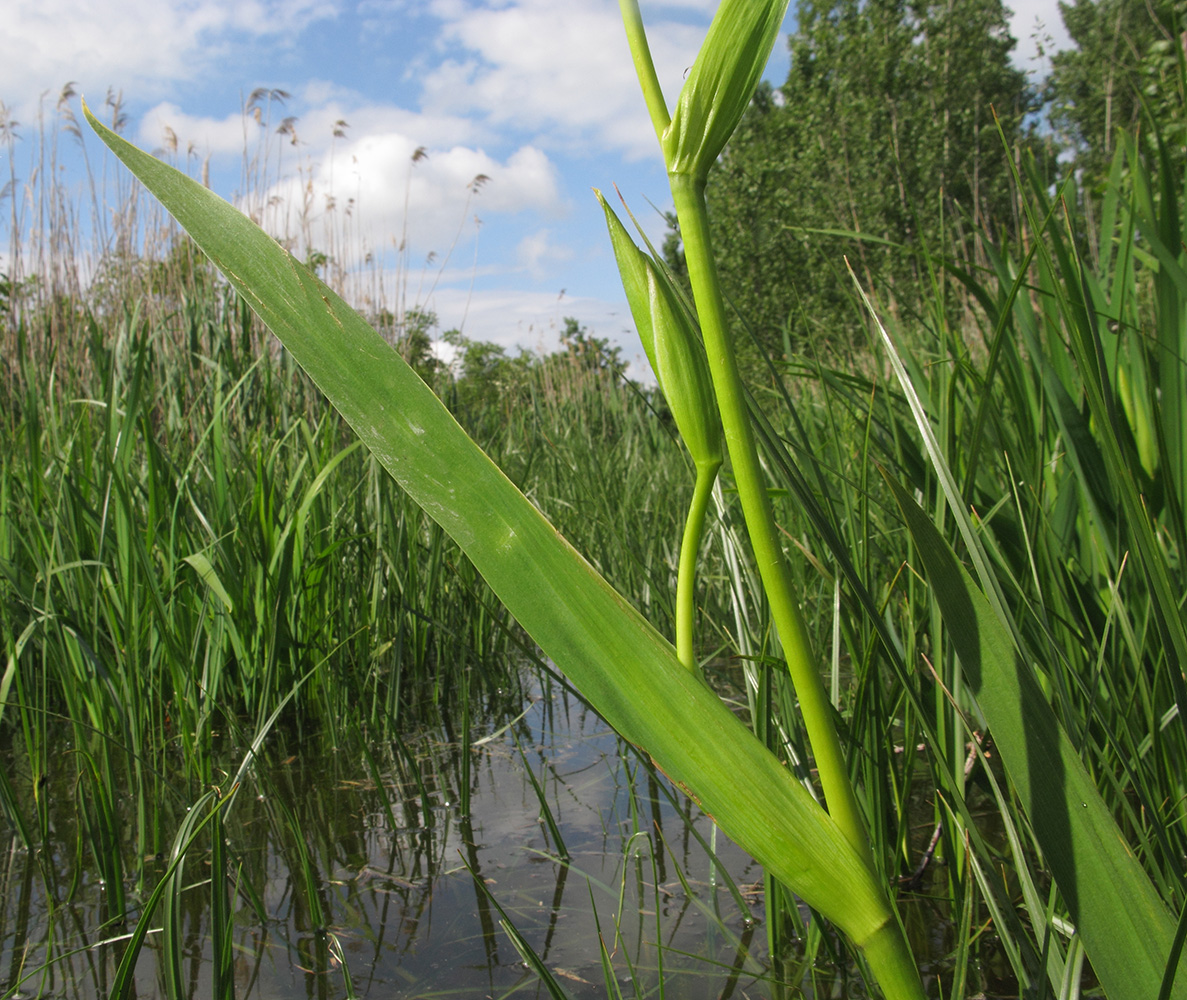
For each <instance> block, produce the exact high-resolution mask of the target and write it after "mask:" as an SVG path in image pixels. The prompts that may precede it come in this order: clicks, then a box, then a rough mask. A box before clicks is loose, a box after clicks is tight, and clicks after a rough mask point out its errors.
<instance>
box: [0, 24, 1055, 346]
mask: <svg viewBox="0 0 1187 1000" xmlns="http://www.w3.org/2000/svg"><path fill="white" fill-rule="evenodd" d="M14 5H15V11H14V10H13V7H14ZM641 6H642V9H643V15H644V18H645V20H646V22H647V24H648V31H649V37H650V40H651V44H652V49H653V53H654V56H655V60H656V64H657V68H658V70H659V74H660V79H661V83H662V84H663V86H664V88H665V90H666V92H667V93H668V96H669V100H670V101H671V100H674V98H675V95H676V94H677V93H678V91H679V88H680V85H681V82H682V79H683V74H684V71H685V70H686V68H687V67H688V66H690V65H691V63H692V61H693V59H694V57H695V54H696V50H697V48H698V46H699V44H700V40H701V37H702V35H703V33H704V30H705V28H706V27H707V26H708V23H709V20H710V18H711V16H712V11H713V9H714V8H715V6H716V3H715V2H714V0H643V2H642V4H641ZM793 6H794V4H793ZM1014 6H1015V8H1016V11H1017V12H1016V14H1015V17H1014V19H1013V22H1012V24H1013V28H1014V33H1015V35H1016V36H1018V37H1020V38H1021V39H1022V41H1021V42H1020V45H1019V49H1018V61H1019V63H1020V64H1021V65H1025V66H1028V67H1030V68H1033V69H1035V70H1036V71H1038V72H1041V71H1042V67H1041V66H1037V65H1036V64H1033V63H1028V62H1027V58H1028V57H1029V56H1030V54H1031V52H1032V51H1033V49H1032V43H1031V42H1030V41H1029V40H1028V39H1029V36H1030V35H1031V34H1032V33H1033V31H1034V27H1035V23H1036V18H1037V19H1039V20H1041V21H1042V22H1043V24H1044V25H1045V28H1046V31H1047V33H1048V34H1050V35H1051V36H1053V38H1054V40H1055V42H1056V44H1057V45H1059V44H1061V43H1062V41H1063V40H1064V39H1065V38H1066V36H1065V34H1064V32H1063V26H1062V22H1061V21H1060V19H1059V14H1058V10H1057V6H1056V2H1055V0H1017V2H1016V3H1015V5H1014ZM6 7H7V12H6V13H7V16H6V18H5V29H4V32H3V34H2V35H0V101H3V102H4V104H5V107H6V109H7V112H8V114H9V116H10V118H15V119H16V120H17V121H19V122H21V123H22V124H21V125H20V126H19V127H18V129H17V133H18V135H19V136H21V140H20V141H18V142H17V143H16V144H15V145H14V146H13V147H12V148H11V150H10V149H9V148H6V147H2V146H0V155H2V156H3V157H4V158H5V159H7V158H8V156H9V155H10V153H11V156H12V160H13V162H12V163H11V164H9V163H6V162H0V184H2V183H3V182H4V180H5V179H6V178H7V177H8V176H9V171H10V169H11V170H12V171H13V172H14V173H15V175H16V176H17V177H18V178H22V179H27V178H28V176H29V173H30V171H31V169H32V165H33V164H34V163H35V162H36V157H37V150H36V142H35V140H36V135H37V128H36V123H37V122H38V120H39V116H48V117H52V116H53V115H54V114H55V110H54V109H55V105H56V103H57V98H58V95H59V94H60V92H61V90H62V87H63V85H64V84H66V83H67V82H74V84H75V89H76V90H77V91H78V92H79V93H81V94H83V95H85V96H86V97H87V99H88V102H89V103H90V104H91V106H92V108H96V106H98V105H102V104H103V101H104V96H105V95H106V94H107V93H108V91H109V88H110V89H112V90H114V91H115V92H122V96H123V101H124V111H125V113H126V114H127V115H128V125H127V128H126V131H125V134H126V135H127V137H128V138H130V139H132V140H133V141H134V142H136V143H138V144H139V145H142V146H144V147H146V148H149V149H154V150H164V151H166V152H167V154H168V155H170V156H171V157H172V159H173V160H174V161H175V162H176V163H177V164H178V165H179V166H182V167H183V168H186V169H188V170H189V171H190V172H191V173H193V174H194V175H195V176H201V175H202V172H203V170H207V171H208V172H209V177H210V182H211V185H212V187H214V188H215V189H216V190H217V191H218V192H219V193H220V194H222V195H224V196H225V197H228V198H232V199H236V200H238V201H239V203H240V204H241V205H242V206H243V207H244V208H245V209H246V210H250V211H254V212H255V213H256V214H257V215H258V216H260V217H261V218H262V219H263V221H264V222H265V224H266V226H267V227H268V228H269V229H270V230H271V231H272V232H273V234H274V235H277V236H278V237H287V238H288V239H290V240H291V241H293V243H294V245H296V246H298V247H300V246H303V245H305V244H312V245H313V246H314V247H316V248H317V249H319V250H322V251H325V252H330V253H332V254H333V255H334V256H335V257H336V258H337V259H338V260H340V261H341V262H342V263H343V264H344V265H346V266H348V267H351V268H352V269H355V270H359V269H360V268H361V269H362V270H363V271H365V272H366V275H365V277H362V278H359V277H356V278H355V279H353V282H354V283H353V285H352V288H353V289H354V290H353V294H354V295H355V296H356V297H358V296H364V297H369V298H370V299H371V300H372V301H374V302H378V303H380V304H383V305H386V306H388V307H389V308H392V309H393V310H395V309H398V308H399V307H402V306H410V305H418V306H421V307H425V308H428V309H432V310H434V311H435V312H436V313H437V314H438V316H439V317H440V322H441V328H442V329H447V328H450V327H462V329H463V331H464V332H465V333H466V335H467V336H470V337H472V338H474V339H481V340H493V341H496V342H498V343H502V344H505V345H508V346H510V345H513V344H518V345H522V346H525V347H529V348H534V349H535V348H551V346H553V344H554V343H555V331H556V329H557V327H558V326H560V325H561V324H562V321H563V318H564V317H565V316H570V315H571V316H576V317H577V318H578V319H580V320H581V321H582V322H583V323H585V324H586V325H588V326H589V327H590V329H591V330H592V331H593V332H594V333H596V334H597V335H599V336H605V337H609V338H611V339H612V340H615V341H620V342H622V343H624V344H625V345H627V352H626V353H627V355H628V356H630V357H632V358H634V357H638V356H639V355H640V354H641V352H640V351H639V350H638V349H637V348H636V347H635V345H636V344H637V340H634V339H633V335H632V333H631V331H630V325H631V324H630V317H629V314H628V312H627V310H626V305H625V301H624V300H623V298H622V293H621V289H620V287H619V286H618V283H617V276H616V274H615V271H614V266H613V260H612V256H611V253H610V250H609V247H608V244H607V240H606V236H605V230H604V226H603V222H602V218H601V213H600V210H599V209H598V207H597V204H596V202H595V201H594V198H593V196H592V194H591V193H590V188H591V187H601V188H604V189H610V188H611V186H612V185H615V184H617V185H618V186H619V188H620V189H621V190H622V192H623V194H624V195H625V196H626V198H627V200H628V202H629V203H630V204H631V207H632V208H633V209H634V210H635V213H636V215H638V216H639V217H640V219H642V220H643V221H644V222H645V224H646V223H648V222H649V221H650V225H651V233H652V235H653V236H659V235H660V234H661V233H662V223H661V222H660V221H659V218H658V216H657V215H656V214H655V213H654V212H652V210H651V209H650V207H649V205H648V201H649V200H650V201H652V202H654V203H655V204H657V205H659V206H661V207H664V206H666V205H667V188H666V182H665V178H664V175H663V171H662V169H661V168H660V166H659V159H658V152H657V149H656V142H655V137H654V134H653V133H652V131H651V126H650V123H649V121H648V118H647V114H646V111H645V109H644V107H643V102H642V98H641V96H640V94H639V91H638V86H637V84H636V82H635V79H634V75H633V70H632V68H631V63H630V58H629V55H628V52H627V46H626V40H625V36H624V34H623V31H622V27H621V23H620V21H619V16H618V7H617V3H615V2H614V0H362V2H357V3H353V2H347V0H88V2H87V3H85V4H79V3H78V2H77V0H8V3H7V5H6ZM791 27H792V23H791V22H790V21H789V22H788V24H787V25H786V28H787V30H790V29H791ZM786 72H787V57H786V54H785V45H784V44H783V42H782V41H781V42H779V43H778V44H777V45H776V52H775V56H774V58H773V59H772V63H771V66H770V68H769V69H768V77H769V78H770V79H772V80H774V81H777V82H781V81H782V79H783V78H784V77H785V75H786ZM260 88H264V89H265V90H267V91H270V92H275V91H284V92H286V93H287V94H288V95H289V96H288V97H287V98H285V99H284V100H283V101H281V100H271V101H270V100H268V99H267V98H264V99H262V100H260V101H258V102H257V104H256V106H255V108H253V109H251V111H250V112H249V113H245V110H246V109H245V106H246V104H247V102H248V100H249V98H250V96H251V95H252V93H253V92H255V91H257V90H258V89H260ZM74 103H75V105H76V104H77V102H74ZM256 109H258V116H257V115H256ZM96 110H97V109H96ZM287 118H292V119H294V121H292V122H291V123H290V125H289V127H288V129H287V131H286V132H284V133H283V134H278V132H277V129H278V128H280V127H281V126H282V125H283V123H284V121H285V119H287ZM342 122H345V123H346V125H345V126H344V125H341V124H339V123H342ZM335 132H337V133H338V135H335ZM174 137H175V140H176V144H175V146H174ZM294 139H295V142H294ZM86 142H87V153H88V156H89V157H90V160H91V164H92V169H94V168H95V165H96V163H99V162H101V157H102V152H101V148H100V146H99V144H98V143H97V142H96V141H95V140H94V139H93V138H92V137H90V136H89V135H88V136H87V138H86ZM63 149H64V152H63V155H62V163H63V164H64V165H65V167H66V172H67V174H68V175H69V174H72V173H73V172H75V171H77V176H66V177H64V182H65V183H66V185H67V187H68V189H71V190H75V191H77V192H78V196H79V197H80V198H82V197H83V189H84V185H85V182H86V177H85V174H84V173H83V171H82V159H81V156H80V155H79V151H78V150H77V149H73V150H71V149H70V148H67V147H63ZM418 149H423V151H424V154H425V155H423V156H421V157H420V158H419V159H418V161H417V162H416V163H415V164H414V163H413V156H414V153H415V152H416V151H417V150H418ZM253 157H254V159H255V164H254V168H253V169H250V170H249V169H248V167H247V164H248V163H249V162H250V161H251V160H252V158H253ZM480 175H481V176H484V177H486V178H488V179H487V180H485V181H482V182H481V183H479V184H474V180H475V178H477V177H479V176H480ZM352 199H353V200H352ZM0 207H2V208H3V211H0V263H2V261H3V256H2V255H3V253H4V251H5V250H6V249H7V245H8V239H9V232H8V229H9V228H10V224H9V223H8V222H7V221H6V220H7V219H8V218H9V216H10V212H9V207H10V206H7V205H0ZM401 245H402V246H403V247H404V249H403V252H402V253H400V252H397V248H398V247H399V246H401ZM367 253H370V254H371V255H372V257H371V259H372V260H373V261H378V262H380V265H381V266H374V265H373V266H371V267H370V268H365V267H362V265H363V264H364V255H365V254H367Z"/></svg>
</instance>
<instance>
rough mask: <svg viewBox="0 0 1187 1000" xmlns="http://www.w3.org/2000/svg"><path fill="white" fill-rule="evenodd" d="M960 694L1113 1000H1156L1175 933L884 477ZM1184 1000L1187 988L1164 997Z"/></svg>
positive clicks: (994, 621)
mask: <svg viewBox="0 0 1187 1000" xmlns="http://www.w3.org/2000/svg"><path fill="white" fill-rule="evenodd" d="M887 483H888V484H889V486H890V488H891V490H892V491H893V492H894V495H895V499H896V501H897V502H898V505H899V509H900V510H901V511H902V515H903V518H904V520H905V521H906V523H907V528H908V530H909V531H910V533H911V538H912V539H913V541H914V542H915V545H916V548H917V550H918V552H919V557H920V559H921V560H922V562H923V566H924V569H925V571H926V576H927V580H928V582H929V584H930V586H931V589H932V594H933V596H934V598H935V600H936V602H937V603H938V604H939V608H940V613H941V615H943V618H944V621H945V624H946V625H947V626H948V631H949V635H950V636H951V637H952V642H953V644H954V645H955V647H956V652H957V655H958V656H959V657H960V662H961V666H962V669H963V671H964V675H965V677H966V678H967V680H968V683H969V686H970V688H971V689H972V691H973V693H974V694H975V696H976V698H977V701H978V703H979V704H980V706H981V709H982V711H983V712H984V713H985V718H986V720H987V721H988V722H989V726H990V729H991V730H992V733H993V738H994V742H995V743H996V744H997V747H998V750H999V751H1000V753H1001V756H1002V761H1003V762H1004V764H1005V766H1006V771H1007V773H1008V774H1009V776H1010V780H1011V781H1012V782H1013V784H1014V787H1015V788H1016V789H1017V791H1018V795H1019V798H1020V800H1021V801H1022V804H1023V807H1024V808H1025V810H1026V813H1027V815H1028V816H1029V817H1030V820H1031V823H1032V825H1033V827H1034V831H1035V835H1036V837H1037V838H1038V841H1039V844H1040V846H1041V847H1042V849H1043V854H1044V856H1045V858H1046V860H1047V863H1048V864H1049V865H1050V867H1051V870H1052V872H1053V874H1054V876H1055V881H1056V884H1057V885H1058V886H1059V890H1060V892H1061V893H1062V895H1063V898H1064V901H1065V902H1066V903H1067V906H1068V910H1069V912H1070V913H1071V917H1072V920H1073V921H1074V923H1075V924H1076V928H1077V930H1078V931H1079V933H1080V936H1081V938H1082V939H1083V941H1084V946H1085V950H1086V951H1087V953H1088V957H1089V958H1090V959H1091V961H1092V967H1093V969H1094V970H1095V972H1096V974H1097V976H1098V978H1099V979H1100V981H1101V983H1102V984H1103V985H1104V987H1105V992H1106V993H1107V994H1108V995H1109V996H1110V997H1111V998H1113V1000H1142V998H1144V997H1153V996H1158V993H1159V988H1160V987H1161V985H1162V980H1163V973H1164V971H1165V968H1166V963H1167V956H1168V955H1170V954H1171V950H1172V943H1173V940H1174V934H1175V928H1174V922H1173V920H1172V918H1171V915H1170V913H1169V912H1168V910H1167V908H1166V906H1165V905H1164V904H1163V902H1162V900H1161V898H1160V897H1159V896H1158V894H1157V893H1156V892H1155V891H1154V887H1153V885H1152V884H1151V882H1150V880H1149V878H1148V877H1147V876H1146V873H1145V872H1144V871H1143V870H1142V868H1141V865H1140V864H1138V861H1137V858H1136V857H1134V855H1133V852H1132V851H1131V850H1130V849H1129V846H1128V845H1127V844H1126V843H1125V841H1124V839H1123V838H1122V836H1121V832H1120V831H1119V830H1118V829H1117V825H1116V823H1115V822H1114V821H1113V817H1112V816H1111V815H1110V813H1109V810H1108V808H1107V807H1106V806H1105V804H1104V801H1103V800H1102V799H1101V797H1100V795H1099V793H1098V792H1097V790H1096V786H1095V785H1094V784H1093V782H1092V779H1091V777H1089V775H1088V772H1087V771H1086V770H1085V769H1084V765H1083V764H1082V763H1081V761H1080V757H1079V755H1078V754H1077V753H1076V750H1075V747H1073V746H1072V743H1071V741H1070V740H1069V739H1068V737H1067V734H1066V733H1065V732H1064V731H1063V729H1062V727H1061V726H1060V725H1059V722H1058V720H1057V719H1056V718H1055V714H1054V713H1053V712H1052V711H1051V708H1050V706H1049V705H1048V704H1047V700H1046V698H1045V697H1044V695H1043V691H1042V689H1041V688H1040V687H1039V685H1038V682H1037V681H1036V680H1035V678H1034V675H1033V674H1032V673H1031V671H1030V670H1029V669H1027V668H1026V667H1025V665H1023V664H1021V663H1020V662H1019V661H1018V659H1017V657H1016V655H1015V647H1014V643H1013V640H1012V638H1011V635H1010V632H1009V630H1008V629H1007V628H1006V627H1005V626H1004V625H1003V624H1002V622H1001V621H1000V619H999V618H998V616H997V614H996V613H995V611H994V609H993V608H992V607H991V606H990V603H989V601H988V600H987V599H986V598H985V596H984V595H983V594H982V593H981V591H980V590H978V588H977V586H976V584H975V583H974V582H973V580H972V578H971V577H970V576H969V574H968V573H967V572H966V571H965V570H964V568H963V567H962V566H961V565H960V564H959V563H958V562H957V559H956V556H955V554H954V553H953V551H952V549H951V548H950V547H949V545H948V544H947V542H945V541H944V538H943V536H941V535H940V533H939V532H938V531H937V530H936V528H935V526H934V525H933V524H932V522H931V520H930V518H929V517H928V516H927V514H926V513H924V511H923V510H922V509H921V508H920V507H919V505H918V504H916V503H915V501H914V500H913V499H912V498H911V496H910V495H909V494H908V493H907V491H906V490H905V489H903V487H902V486H900V485H899V484H898V483H896V482H894V480H893V479H891V478H890V477H887ZM1169 995H1170V996H1171V997H1174V998H1178V1000H1183V998H1187V986H1183V985H1179V986H1178V987H1177V988H1176V989H1175V990H1174V991H1172V992H1171V993H1170V994H1169Z"/></svg>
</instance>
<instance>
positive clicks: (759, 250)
mask: <svg viewBox="0 0 1187 1000" xmlns="http://www.w3.org/2000/svg"><path fill="white" fill-rule="evenodd" d="M789 44H790V49H791V69H790V72H789V74H788V79H787V82H786V84H785V85H784V86H783V87H782V88H780V89H779V90H772V89H770V88H765V87H764V88H760V90H759V91H758V93H757V94H756V95H755V98H754V100H753V102H752V104H751V107H750V109H749V111H748V113H747V116H746V117H745V119H744V120H743V123H742V125H741V127H740V128H739V130H738V132H737V133H736V134H735V136H734V138H733V139H732V140H731V142H730V144H729V146H728V147H727V149H726V150H725V152H724V153H723V155H722V158H721V160H720V162H719V164H718V166H717V168H716V169H715V171H714V172H713V173H712V174H711V175H710V179H709V188H708V199H709V208H710V213H711V217H712V218H713V225H714V239H715V246H716V252H717V258H718V262H719V265H720V267H721V270H722V277H723V282H724V286H725V288H726V291H727V294H728V295H729V296H730V297H731V298H732V300H733V302H734V304H735V305H736V306H737V308H738V311H739V313H740V314H741V315H742V316H743V317H745V319H746V321H747V322H748V323H749V324H751V325H752V327H753V328H754V329H755V331H756V334H757V335H758V337H759V339H760V340H761V342H762V343H763V344H764V345H765V346H766V347H767V348H768V349H771V350H774V351H776V352H778V351H779V350H780V345H781V343H782V336H783V332H784V330H785V329H786V328H790V331H791V337H792V340H793V341H801V340H802V338H803V337H804V336H805V335H806V334H807V333H808V332H811V333H812V334H813V335H814V336H816V337H820V336H823V337H825V338H831V339H837V340H841V341H846V340H848V338H849V337H850V336H851V333H852V330H853V329H854V327H855V313H854V312H853V309H852V304H851V299H850V296H849V293H848V289H849V287H850V286H849V282H848V279H847V278H846V277H845V276H844V273H843V261H842V255H843V254H847V255H848V256H849V258H850V260H851V261H852V263H853V266H854V267H855V269H857V270H858V271H859V273H860V274H861V276H862V278H863V279H864V280H865V281H866V282H868V283H869V284H871V285H873V286H874V287H875V288H876V289H877V290H878V292H879V293H880V295H882V297H883V299H884V301H889V302H890V303H892V305H893V306H894V307H897V308H900V309H906V310H910V309H913V308H914V307H915V306H916V305H917V304H918V303H919V301H920V295H919V290H920V289H921V287H922V285H921V282H922V281H923V280H925V278H926V275H924V274H923V273H922V268H921V265H920V263H919V251H920V250H921V249H922V248H924V247H926V248H927V249H928V250H929V252H930V253H931V254H932V255H933V256H935V257H938V256H940V255H941V254H950V253H953V252H957V253H958V254H960V255H962V256H964V257H972V255H973V253H974V247H973V240H972V237H971V235H970V232H971V229H972V228H973V227H978V228H979V227H984V228H990V227H996V226H1010V225H1012V199H1011V194H1010V184H1009V169H1008V162H1007V159H1006V156H1005V152H1004V150H1003V148H1002V143H1001V139H1000V137H999V136H998V133H997V126H996V124H995V121H994V112H996V114H997V118H998V121H1000V123H1001V127H1002V129H1003V131H1004V133H1005V136H1006V138H1007V140H1008V141H1011V142H1012V141H1013V140H1015V139H1016V138H1018V137H1019V136H1021V135H1022V134H1024V133H1025V126H1024V122H1025V118H1026V116H1027V115H1028V114H1029V113H1030V112H1031V111H1032V110H1034V108H1035V107H1036V102H1035V98H1034V95H1033V93H1032V92H1031V90H1030V88H1029V87H1028V85H1027V82H1026V79H1025V76H1024V75H1023V74H1022V73H1021V72H1020V71H1019V70H1017V69H1015V68H1014V67H1013V66H1011V65H1010V61H1009V55H1010V51H1011V49H1012V48H1013V46H1014V40H1013V38H1011V37H1010V35H1009V32H1008V29H1007V25H1006V17H1005V11H1004V8H1003V7H1002V4H1001V0H947V2H943V3H941V2H933V0H800V3H799V6H798V30H797V32H796V34H795V35H793V36H792V37H791V38H790V40H789ZM818 230H826V231H829V232H826V233H821V232H818ZM839 233H847V234H857V235H838V234H839ZM670 256H673V255H671V254H670ZM676 263H678V260H677V261H676Z"/></svg>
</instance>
